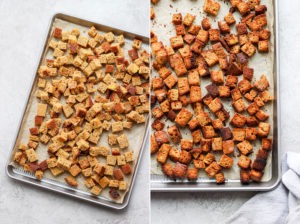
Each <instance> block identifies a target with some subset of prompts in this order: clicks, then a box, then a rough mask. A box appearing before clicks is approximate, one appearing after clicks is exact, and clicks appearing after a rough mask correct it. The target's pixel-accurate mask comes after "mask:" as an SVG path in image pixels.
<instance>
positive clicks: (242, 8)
mask: <svg viewBox="0 0 300 224" xmlns="http://www.w3.org/2000/svg"><path fill="white" fill-rule="evenodd" d="M237 9H238V10H239V12H240V13H241V15H242V16H243V15H245V14H247V13H248V12H250V6H249V4H248V2H243V1H241V2H239V3H238V4H237Z"/></svg>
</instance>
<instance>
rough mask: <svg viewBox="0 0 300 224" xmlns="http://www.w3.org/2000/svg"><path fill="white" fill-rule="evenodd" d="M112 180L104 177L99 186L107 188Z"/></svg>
mask: <svg viewBox="0 0 300 224" xmlns="http://www.w3.org/2000/svg"><path fill="white" fill-rule="evenodd" d="M109 182H110V180H109V179H108V178H107V177H105V176H104V177H102V178H101V179H100V181H99V185H100V186H101V187H102V188H105V187H107V186H108V184H109Z"/></svg>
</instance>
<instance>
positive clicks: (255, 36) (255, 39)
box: [248, 31, 259, 44]
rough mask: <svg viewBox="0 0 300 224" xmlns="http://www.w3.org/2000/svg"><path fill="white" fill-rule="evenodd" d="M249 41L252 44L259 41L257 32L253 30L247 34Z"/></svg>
mask: <svg viewBox="0 0 300 224" xmlns="http://www.w3.org/2000/svg"><path fill="white" fill-rule="evenodd" d="M248 38H249V41H250V42H251V43H253V44H257V43H258V42H259V32H257V31H253V32H250V33H249V34H248Z"/></svg>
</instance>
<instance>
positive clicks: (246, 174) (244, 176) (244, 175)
mask: <svg viewBox="0 0 300 224" xmlns="http://www.w3.org/2000/svg"><path fill="white" fill-rule="evenodd" d="M240 178H241V183H242V184H249V183H250V171H249V170H248V169H241V171H240Z"/></svg>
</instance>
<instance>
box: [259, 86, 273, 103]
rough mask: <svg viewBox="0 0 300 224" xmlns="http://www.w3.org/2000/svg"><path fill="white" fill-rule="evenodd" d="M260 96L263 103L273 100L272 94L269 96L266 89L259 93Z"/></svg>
mask: <svg viewBox="0 0 300 224" xmlns="http://www.w3.org/2000/svg"><path fill="white" fill-rule="evenodd" d="M260 98H261V99H262V101H263V102H264V103H267V102H268V101H272V100H273V96H271V95H270V93H269V92H268V91H266V90H265V91H263V92H261V93H260ZM260 105H261V106H263V105H262V104H260Z"/></svg>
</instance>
